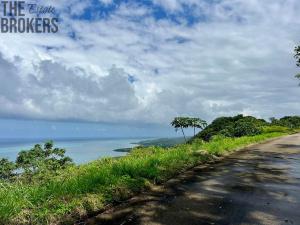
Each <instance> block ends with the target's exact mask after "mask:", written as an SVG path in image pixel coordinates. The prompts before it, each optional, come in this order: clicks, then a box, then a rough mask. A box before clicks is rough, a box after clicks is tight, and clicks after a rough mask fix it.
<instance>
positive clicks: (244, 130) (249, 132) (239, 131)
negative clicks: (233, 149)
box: [233, 121, 262, 137]
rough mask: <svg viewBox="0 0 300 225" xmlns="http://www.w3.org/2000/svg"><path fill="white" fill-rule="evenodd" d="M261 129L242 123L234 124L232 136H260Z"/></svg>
mask: <svg viewBox="0 0 300 225" xmlns="http://www.w3.org/2000/svg"><path fill="white" fill-rule="evenodd" d="M261 132H262V131H261V129H260V128H259V127H258V126H257V125H255V124H254V123H251V122H247V121H242V122H237V123H235V124H234V128H233V136H234V137H242V136H254V135H257V134H261Z"/></svg>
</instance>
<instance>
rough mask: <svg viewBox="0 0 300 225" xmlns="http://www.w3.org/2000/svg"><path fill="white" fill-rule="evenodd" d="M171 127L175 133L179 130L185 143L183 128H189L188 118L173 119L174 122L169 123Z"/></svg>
mask: <svg viewBox="0 0 300 225" xmlns="http://www.w3.org/2000/svg"><path fill="white" fill-rule="evenodd" d="M171 125H172V126H173V127H174V128H175V130H176V131H177V130H178V129H179V128H180V129H181V132H182V134H183V137H184V140H185V142H186V137H185V133H184V130H183V128H187V127H189V126H190V118H188V117H175V118H174V120H173V121H172V122H171Z"/></svg>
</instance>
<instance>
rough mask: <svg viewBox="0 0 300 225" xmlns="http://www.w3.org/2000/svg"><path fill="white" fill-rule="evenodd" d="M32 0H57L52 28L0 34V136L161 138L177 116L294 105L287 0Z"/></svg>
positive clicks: (256, 112) (275, 112)
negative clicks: (57, 19)
mask: <svg viewBox="0 0 300 225" xmlns="http://www.w3.org/2000/svg"><path fill="white" fill-rule="evenodd" d="M36 2H38V3H39V4H41V5H52V6H54V7H55V8H56V10H57V12H58V14H59V17H60V19H61V20H60V24H59V32H58V33H56V34H5V35H1V36H0V81H1V83H0V104H1V108H0V118H1V119H0V125H1V127H0V137H8V136H11V137H16V136H18V137H21V136H26V137H27V136H28V137H35V136H64V137H65V136H67V135H68V136H70V137H74V136H84V137H86V136H96V135H97V136H98V135H99V136H130V137H132V136H136V135H137V136H170V135H174V134H175V133H174V131H173V129H172V128H170V127H169V123H170V120H172V118H173V117H175V116H197V117H201V118H203V119H205V120H207V121H211V120H212V119H214V118H215V117H218V116H224V115H235V114H238V113H243V114H246V115H253V116H257V117H261V118H265V119H267V118H269V117H272V116H275V117H281V116H284V115H299V114H300V103H299V101H298V99H299V98H298V96H299V94H300V88H299V87H298V86H297V81H296V80H295V78H294V77H293V75H294V74H296V73H297V72H298V71H299V70H298V69H297V68H296V66H295V61H294V59H293V48H294V46H295V45H297V44H299V41H300V40H299V37H300V30H299V29H298V27H299V25H300V3H299V1H297V0H286V1H283V0H272V1H271V0H266V1H260V0H249V1H244V0H148V1H136V0H126V1H113V0H80V1H79V0H73V1H69V0H61V1H51V0H43V1H36ZM70 121H71V122H70ZM9 128H10V129H9ZM153 134H157V135H153ZM178 135H179V134H178Z"/></svg>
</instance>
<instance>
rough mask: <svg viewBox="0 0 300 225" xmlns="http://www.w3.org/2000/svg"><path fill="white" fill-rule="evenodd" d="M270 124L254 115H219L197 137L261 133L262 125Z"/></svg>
mask: <svg viewBox="0 0 300 225" xmlns="http://www.w3.org/2000/svg"><path fill="white" fill-rule="evenodd" d="M268 125H269V124H268V123H267V122H266V121H265V120H263V119H257V118H255V117H252V116H243V115H237V116H234V117H219V118H217V119H215V120H214V121H213V122H212V123H211V124H210V125H209V126H207V127H206V128H205V129H204V130H202V131H201V132H199V133H198V134H197V135H196V136H195V138H200V139H203V140H205V141H209V140H210V139H211V138H212V137H213V136H215V135H223V136H225V137H242V136H247V135H248V136H253V135H257V134H260V133H261V132H262V130H261V129H262V127H263V126H268Z"/></svg>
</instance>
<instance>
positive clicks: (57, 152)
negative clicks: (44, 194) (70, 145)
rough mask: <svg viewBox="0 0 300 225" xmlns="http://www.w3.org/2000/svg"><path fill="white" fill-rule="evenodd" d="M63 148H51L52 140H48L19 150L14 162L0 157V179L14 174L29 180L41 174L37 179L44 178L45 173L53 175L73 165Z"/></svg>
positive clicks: (8, 177)
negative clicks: (30, 147) (28, 148)
mask: <svg viewBox="0 0 300 225" xmlns="http://www.w3.org/2000/svg"><path fill="white" fill-rule="evenodd" d="M65 152H66V151H65V149H60V148H53V142H52V141H48V142H46V143H45V144H44V146H43V148H42V146H41V145H39V144H36V145H35V146H34V147H33V148H32V149H30V150H28V151H25V150H23V151H20V152H19V154H18V156H17V159H16V162H10V161H9V160H8V159H0V179H10V178H13V177H14V176H15V175H16V172H15V171H16V170H18V173H17V174H18V179H23V178H24V179H23V180H26V181H31V180H32V177H33V176H34V175H37V174H41V176H40V177H38V179H40V178H42V179H44V178H45V177H46V176H45V174H47V175H48V176H49V175H53V174H55V173H56V172H58V171H60V170H62V169H65V168H66V167H68V166H70V165H73V164H72V159H71V158H70V157H67V156H65Z"/></svg>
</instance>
